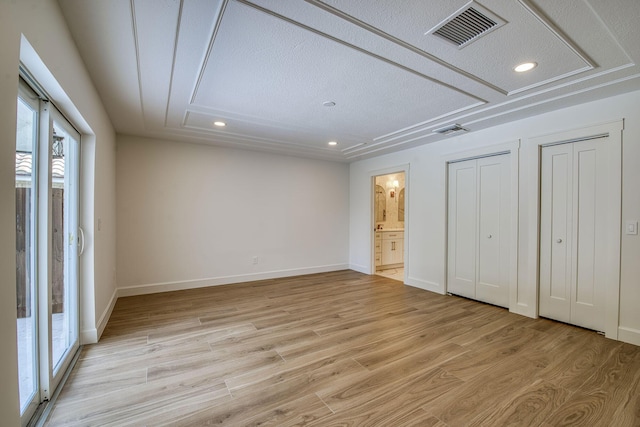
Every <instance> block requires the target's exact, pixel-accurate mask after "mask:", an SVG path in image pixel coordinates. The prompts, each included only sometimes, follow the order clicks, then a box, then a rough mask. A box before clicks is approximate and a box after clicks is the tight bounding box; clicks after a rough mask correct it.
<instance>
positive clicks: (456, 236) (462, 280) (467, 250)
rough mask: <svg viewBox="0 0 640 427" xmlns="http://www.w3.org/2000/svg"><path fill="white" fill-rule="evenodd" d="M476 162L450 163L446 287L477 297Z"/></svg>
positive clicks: (457, 293)
mask: <svg viewBox="0 0 640 427" xmlns="http://www.w3.org/2000/svg"><path fill="white" fill-rule="evenodd" d="M476 169H477V168H476V161H475V160H469V161H465V162H459V163H451V164H450V165H449V195H448V205H449V224H448V238H449V245H448V274H447V276H448V280H447V288H448V289H447V290H448V291H449V292H451V293H453V294H456V295H460V296H464V297H468V298H475V297H476V235H477V232H476V222H477V218H476V209H477V207H476V206H477V201H476Z"/></svg>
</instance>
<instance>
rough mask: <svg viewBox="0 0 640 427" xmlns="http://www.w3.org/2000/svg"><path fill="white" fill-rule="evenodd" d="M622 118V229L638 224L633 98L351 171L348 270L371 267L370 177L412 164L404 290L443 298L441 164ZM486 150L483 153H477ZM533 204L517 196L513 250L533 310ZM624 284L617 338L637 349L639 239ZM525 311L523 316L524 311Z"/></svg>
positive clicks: (639, 135)
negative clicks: (498, 146)
mask: <svg viewBox="0 0 640 427" xmlns="http://www.w3.org/2000/svg"><path fill="white" fill-rule="evenodd" d="M621 119H624V131H623V159H622V166H623V170H622V222H623V224H624V222H625V221H626V220H640V192H639V191H638V188H637V185H638V183H640V92H632V93H628V94H625V95H620V96H616V97H612V98H607V99H603V100H600V101H596V102H591V103H586V104H582V105H578V106H575V107H571V108H566V109H562V110H558V111H554V112H552V113H547V114H543V115H539V116H535V117H531V118H529V119H524V120H520V121H515V122H511V123H509V124H506V125H501V126H496V127H493V128H490V129H485V130H483V131H478V132H471V133H468V134H465V135H461V136H457V137H452V138H449V139H446V140H444V141H440V142H437V143H432V144H428V145H424V146H421V147H417V148H414V149H410V150H405V151H402V152H398V153H394V154H389V155H385V156H380V157H377V158H373V159H368V160H363V161H359V162H355V163H352V164H351V165H350V176H351V181H350V185H351V201H350V230H349V232H350V253H349V256H350V263H351V266H352V268H353V269H356V270H358V271H364V272H368V271H370V268H371V237H370V234H371V230H370V224H371V223H370V221H371V220H370V218H371V209H372V208H371V176H372V175H374V174H375V171H378V170H384V169H389V168H394V167H396V166H399V165H405V164H408V165H409V170H410V173H409V176H408V177H407V179H408V183H407V188H408V189H409V194H408V195H407V196H406V201H407V204H408V205H407V210H408V220H409V222H408V224H407V226H408V233H405V235H406V237H407V238H408V239H409V241H408V242H407V250H408V253H406V254H405V261H406V263H405V268H406V269H408V271H407V273H406V277H407V284H410V285H413V286H417V287H420V288H423V289H428V290H432V291H435V292H445V289H444V285H445V265H446V264H445V262H446V260H445V256H446V242H445V236H446V235H445V204H446V195H445V163H444V160H443V159H445V158H447V156H449V155H451V153H455V152H465V151H469V150H478V149H484V150H487V148H486V147H488V146H490V145H496V144H508V143H513V142H514V141H515V142H516V143H517V141H520V143H521V146H526V145H527V144H528V139H529V138H532V137H535V136H539V135H544V134H550V133H555V132H561V131H565V130H570V129H575V128H581V127H586V126H590V125H593V124H601V123H603V122H610V121H615V120H621ZM482 147H485V148H482ZM526 152H527V150H522V149H521V150H520V152H519V153H520V154H519V155H520V158H519V162H520V169H521V170H520V189H523V188H528V186H529V183H527V182H526V179H527V174H526V173H523V165H527V164H529V162H530V159H527V158H525V157H524V153H526ZM535 202H536V199H535V198H532V196H530V195H528V194H526V192H524V191H521V192H520V201H519V229H520V230H521V234H520V237H519V243H518V253H519V257H520V259H519V260H518V265H519V271H518V289H519V291H522V292H523V293H524V295H527V298H528V299H529V300H530V301H529V303H532V305H534V307H533V314H534V315H535V313H536V312H537V311H536V307H535V295H536V289H535V286H536V280H535V271H531V269H530V268H528V269H527V268H525V266H526V265H528V264H531V263H530V260H531V259H532V258H531V257H534V258H533V259H535V257H536V256H537V255H536V254H532V253H529V252H530V250H529V248H530V247H531V244H530V243H531V242H530V241H529V240H530V236H527V235H525V234H524V233H522V230H528V229H531V227H530V225H531V224H530V221H531V219H530V218H528V217H527V211H528V209H529V207H530V206H531V203H535ZM621 246H622V248H621V280H620V281H621V284H620V324H619V339H621V340H625V341H628V342H633V343H635V344H638V345H640V310H639V309H638V307H640V281H639V280H638V278H639V277H640V262H638V261H639V260H640V236H628V235H624V234H623V235H622V236H621ZM510 309H511V310H512V311H516V312H518V311H519V310H518V308H517V307H510ZM525 311H526V310H525Z"/></svg>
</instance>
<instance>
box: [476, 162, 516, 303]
mask: <svg viewBox="0 0 640 427" xmlns="http://www.w3.org/2000/svg"><path fill="white" fill-rule="evenodd" d="M477 177H478V178H477V179H478V184H477V188H478V208H477V216H478V237H477V241H478V248H477V256H476V257H477V284H476V299H478V300H480V301H484V302H488V303H490V304H495V305H499V306H502V307H508V305H509V289H508V283H509V234H510V233H509V224H510V210H511V206H510V194H509V192H510V170H509V162H508V156H506V155H502V156H494V157H485V158H482V159H478V160H477Z"/></svg>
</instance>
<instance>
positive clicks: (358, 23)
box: [304, 0, 508, 95]
mask: <svg viewBox="0 0 640 427" xmlns="http://www.w3.org/2000/svg"><path fill="white" fill-rule="evenodd" d="M304 1H305V2H307V3H309V4H311V5H313V6H315V7H317V8H319V9H322V10H324V11H325V12H328V13H330V14H332V15H335V16H337V17H338V18H340V19H343V20H345V21H347V22H349V23H350V24H353V25H356V26H358V27H360V28H362V29H363V30H366V31H368V32H370V33H372V34H375V35H377V36H378V37H381V38H383V39H385V40H387V41H389V42H391V43H394V44H396V45H398V46H400V47H402V48H404V49H407V50H410V51H411V52H413V53H415V54H417V55H420V56H422V57H423V58H426V59H428V60H430V61H432V62H435V63H436V64H438V65H440V66H443V67H445V68H447V69H448V70H450V71H453V72H454V73H456V74H459V75H461V76H464V77H466V78H468V79H470V80H473V81H475V82H476V83H479V84H481V85H482V86H485V87H487V88H489V89H491V90H493V91H496V92H498V93H500V94H502V95H507V94H508V91H506V90H505V89H502V88H500V87H498V86H496V85H494V84H493V83H490V82H488V81H486V80H484V79H482V78H480V77H478V76H476V75H475V74H472V73H469V72H468V71H465V70H463V69H461V68H458V67H456V66H455V65H453V64H450V63H448V62H446V61H445V60H443V59H440V58H438V57H437V56H435V55H432V54H430V53H428V52H425V51H424V50H422V49H420V48H418V47H417V46H414V45H412V44H411V43H407V42H405V41H404V40H401V39H399V38H397V37H395V36H392V35H391V34H389V33H386V32H384V31H382V30H380V29H379V28H376V27H374V26H373V25H370V24H367V23H366V22H364V21H361V20H359V19H358V18H355V17H353V16H351V15H349V14H347V13H345V12H343V11H341V10H340V9H336V8H334V7H333V6H329V5H328V4H326V3H323V2H321V1H320V0H304Z"/></svg>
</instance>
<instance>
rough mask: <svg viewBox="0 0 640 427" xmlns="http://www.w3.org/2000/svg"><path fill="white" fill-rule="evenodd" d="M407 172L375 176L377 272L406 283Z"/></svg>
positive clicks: (375, 251) (375, 252) (375, 257)
mask: <svg viewBox="0 0 640 427" xmlns="http://www.w3.org/2000/svg"><path fill="white" fill-rule="evenodd" d="M405 184H406V180H405V172H396V173H389V174H386V175H377V176H375V177H374V179H373V200H374V222H373V224H374V229H375V230H374V233H375V238H374V254H375V256H374V259H375V274H377V275H379V276H384V277H387V278H390V279H393V280H399V281H401V282H404V266H405V260H404V259H405V253H404V242H405V236H404V232H405V207H406V203H405V194H406V191H405V187H406V185H405Z"/></svg>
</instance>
